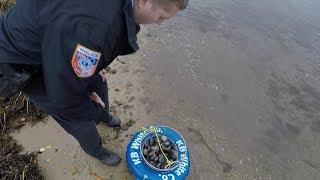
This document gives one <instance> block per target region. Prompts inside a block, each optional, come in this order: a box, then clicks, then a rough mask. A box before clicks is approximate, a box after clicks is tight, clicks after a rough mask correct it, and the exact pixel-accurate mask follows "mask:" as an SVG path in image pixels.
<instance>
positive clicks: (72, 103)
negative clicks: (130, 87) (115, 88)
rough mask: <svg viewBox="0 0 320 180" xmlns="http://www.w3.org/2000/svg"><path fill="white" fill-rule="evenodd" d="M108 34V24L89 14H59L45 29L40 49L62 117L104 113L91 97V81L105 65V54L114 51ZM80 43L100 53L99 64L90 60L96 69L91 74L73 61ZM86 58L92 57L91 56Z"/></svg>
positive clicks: (53, 99)
mask: <svg viewBox="0 0 320 180" xmlns="http://www.w3.org/2000/svg"><path fill="white" fill-rule="evenodd" d="M107 36H108V26H107V25H106V24H104V23H102V22H100V21H96V20H93V19H90V18H88V17H72V18H68V17H60V18H57V19H56V20H54V22H51V23H50V24H48V25H46V28H45V29H44V30H43V36H42V43H41V50H42V68H43V74H44V81H45V88H46V92H47V95H48V97H49V99H50V101H51V102H52V103H54V104H55V105H56V106H58V107H57V111H58V112H57V113H58V114H59V115H60V116H62V117H63V118H65V119H72V120H98V118H101V117H102V115H101V107H99V105H98V104H97V103H95V102H93V101H92V100H91V99H90V98H89V96H90V93H91V92H88V84H89V83H90V81H91V80H92V79H93V77H94V76H97V75H98V71H99V70H101V69H102V67H101V66H102V64H103V62H102V61H103V59H104V58H105V56H109V54H111V49H112V45H111V46H110V44H109V43H108V41H107V40H106V37H107ZM79 45H81V46H82V47H85V49H87V50H91V51H92V52H94V53H95V54H96V55H97V54H99V53H100V54H101V56H100V57H99V58H97V59H96V60H97V61H96V64H95V65H92V64H91V67H92V66H96V69H95V68H94V69H95V71H93V70H91V72H92V73H93V74H92V75H85V76H81V75H80V76H79V74H81V71H86V69H85V68H83V67H82V68H76V67H74V65H73V60H74V58H77V55H79V54H77V53H79V52H78V51H77V49H76V48H77V47H79ZM83 59H84V60H90V57H86V56H85V57H84V58H83ZM93 60H95V59H93ZM79 71H80V72H79ZM87 71H88V70H87ZM77 72H78V73H77ZM106 103H108V102H106Z"/></svg>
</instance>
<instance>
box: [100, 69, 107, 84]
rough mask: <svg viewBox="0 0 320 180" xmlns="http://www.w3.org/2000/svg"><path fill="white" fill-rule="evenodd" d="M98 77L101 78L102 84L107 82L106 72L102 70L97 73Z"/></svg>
mask: <svg viewBox="0 0 320 180" xmlns="http://www.w3.org/2000/svg"><path fill="white" fill-rule="evenodd" d="M99 75H100V76H101V78H102V81H103V82H106V81H107V70H105V69H102V70H101V71H100V72H99Z"/></svg>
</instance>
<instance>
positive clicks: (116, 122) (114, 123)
mask: <svg viewBox="0 0 320 180" xmlns="http://www.w3.org/2000/svg"><path fill="white" fill-rule="evenodd" d="M105 123H106V124H107V126H109V127H118V126H120V125H121V120H120V119H119V118H118V117H115V116H113V115H111V114H110V115H109V119H108V120H106V121H105Z"/></svg>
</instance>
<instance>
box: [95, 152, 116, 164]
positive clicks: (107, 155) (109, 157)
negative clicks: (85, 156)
mask: <svg viewBox="0 0 320 180" xmlns="http://www.w3.org/2000/svg"><path fill="white" fill-rule="evenodd" d="M96 158H97V159H98V160H99V161H100V162H101V163H103V164H104V165H107V166H116V165H118V164H120V162H121V160H122V159H121V157H119V156H118V155H117V154H116V153H114V152H112V151H109V150H108V149H105V148H103V152H102V154H101V155H99V156H97V157H96Z"/></svg>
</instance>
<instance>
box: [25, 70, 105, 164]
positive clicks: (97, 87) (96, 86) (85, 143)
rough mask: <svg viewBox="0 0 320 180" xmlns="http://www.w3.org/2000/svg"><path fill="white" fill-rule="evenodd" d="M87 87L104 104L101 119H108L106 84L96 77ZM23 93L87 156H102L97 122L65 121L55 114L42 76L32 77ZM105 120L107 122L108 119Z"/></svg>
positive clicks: (53, 105) (65, 119)
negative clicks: (73, 139) (56, 123)
mask: <svg viewBox="0 0 320 180" xmlns="http://www.w3.org/2000/svg"><path fill="white" fill-rule="evenodd" d="M89 87H90V89H89V90H88V91H89V92H93V91H94V92H96V93H97V94H98V95H99V96H100V98H101V99H102V100H103V101H104V102H105V105H106V107H105V112H102V111H101V113H104V115H103V117H105V118H109V105H108V91H107V90H108V87H107V83H106V82H103V81H102V78H101V77H100V76H99V75H98V76H96V77H95V78H94V80H93V81H92V83H91V84H90V86H89ZM23 92H24V93H25V94H26V95H27V96H28V97H29V98H30V99H31V101H32V103H33V104H34V105H35V106H36V107H37V108H39V109H40V110H42V111H44V112H47V113H48V114H50V115H51V116H52V117H53V118H54V119H55V120H56V121H57V122H58V123H59V124H60V125H61V127H62V128H63V129H64V130H65V131H66V132H68V133H69V134H71V135H72V136H73V137H74V138H75V139H76V140H77V141H78V142H79V144H80V146H81V148H82V149H83V150H84V151H85V152H86V153H87V154H89V155H90V156H93V157H96V158H98V157H99V156H100V155H102V154H103V150H102V143H101V139H100V135H99V133H98V131H97V128H96V124H97V123H98V122H96V121H93V120H90V119H88V120H87V121H78V120H77V119H67V118H65V117H62V116H60V115H59V114H58V113H57V112H55V109H56V106H57V105H56V104H54V103H52V102H50V100H49V99H48V97H47V95H46V93H45V92H46V91H45V87H44V82H43V76H42V74H38V75H36V76H35V77H33V78H32V80H31V82H30V83H29V84H28V85H27V86H26V87H25V88H24V89H23ZM88 98H89V97H88ZM68 111H70V109H68ZM71 111H72V109H71ZM72 113H75V114H77V113H79V112H77V111H75V112H72ZM106 113H107V114H106ZM97 116H99V117H102V115H101V114H97ZM93 119H97V118H93ZM105 120H106V121H107V120H108V119H105Z"/></svg>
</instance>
